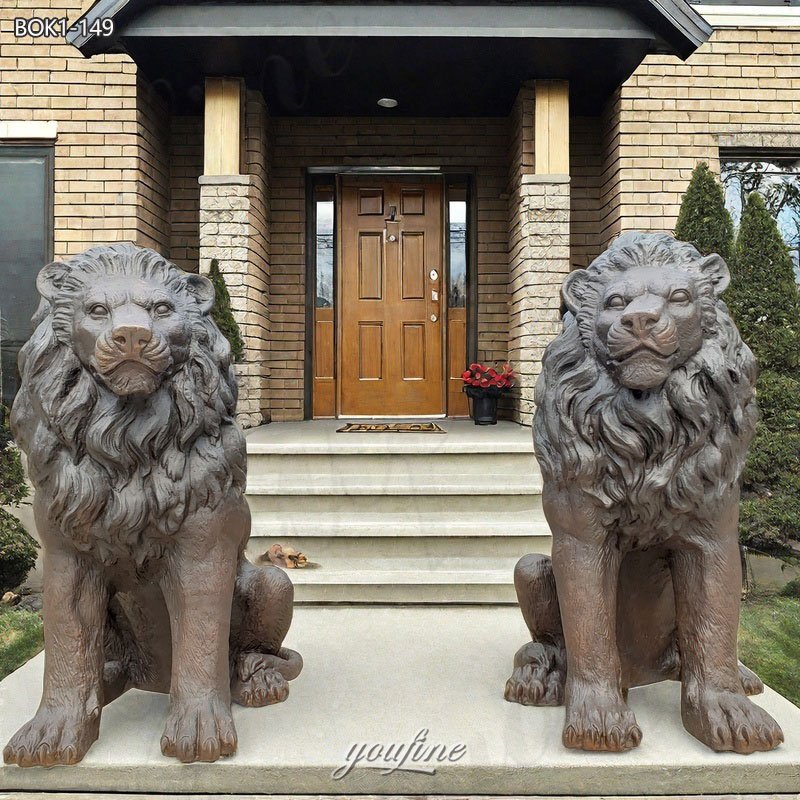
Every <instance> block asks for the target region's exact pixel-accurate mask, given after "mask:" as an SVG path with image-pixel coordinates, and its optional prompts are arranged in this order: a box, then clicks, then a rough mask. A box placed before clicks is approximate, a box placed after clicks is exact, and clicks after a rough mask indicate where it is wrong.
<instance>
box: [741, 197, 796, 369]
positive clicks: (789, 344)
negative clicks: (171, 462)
mask: <svg viewBox="0 0 800 800" xmlns="http://www.w3.org/2000/svg"><path fill="white" fill-rule="evenodd" d="M734 263H735V267H734V269H733V270H732V274H731V286H730V289H729V290H728V293H727V294H726V296H725V299H726V301H727V303H728V307H729V308H730V310H731V313H732V314H733V317H734V319H735V320H736V324H737V325H738V326H739V330H740V331H741V334H742V338H743V339H744V340H745V341H746V342H747V344H748V345H750V349H751V350H752V351H753V353H754V354H755V356H756V358H757V359H758V363H759V366H760V367H761V369H773V370H776V371H778V372H780V373H782V374H787V375H795V376H798V377H800V375H798V368H800V294H799V293H798V289H797V282H796V280H795V274H794V264H793V263H792V257H791V256H790V255H789V250H788V249H787V247H786V245H785V244H784V243H783V239H782V238H781V234H780V231H779V230H778V225H777V223H776V222H775V219H774V218H773V216H772V215H771V214H770V213H769V211H768V210H767V207H766V206H765V205H764V200H763V198H762V197H761V195H760V194H758V193H757V192H753V193H752V194H751V195H750V196H749V197H748V198H747V203H746V205H745V208H744V211H743V212H742V221H741V223H740V225H739V235H738V237H737V239H736V248H735V252H734Z"/></svg>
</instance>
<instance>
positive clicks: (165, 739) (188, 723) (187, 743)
mask: <svg viewBox="0 0 800 800" xmlns="http://www.w3.org/2000/svg"><path fill="white" fill-rule="evenodd" d="M236 744H237V738H236V728H234V725H233V717H232V716H231V709H230V706H229V705H228V704H226V703H224V702H223V701H222V700H220V698H219V697H218V696H217V695H216V694H211V695H206V696H205V697H195V698H191V699H189V700H186V701H175V700H173V702H172V708H171V709H170V713H169V718H168V719H167V724H166V725H165V727H164V734H163V736H162V737H161V752H162V753H163V754H164V755H165V756H174V757H175V758H177V759H179V760H180V761H183V762H185V763H189V762H192V761H216V760H217V759H218V758H219V757H220V756H231V755H233V754H234V753H235V752H236Z"/></svg>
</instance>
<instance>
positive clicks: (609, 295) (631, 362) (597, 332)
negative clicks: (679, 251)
mask: <svg viewBox="0 0 800 800" xmlns="http://www.w3.org/2000/svg"><path fill="white" fill-rule="evenodd" d="M702 343H703V318H702V309H701V303H700V301H699V298H698V296H697V287H696V285H695V281H694V280H693V278H692V276H691V275H690V274H689V273H688V272H685V271H683V270H679V269H668V268H653V267H638V268H634V269H631V270H629V271H628V272H626V273H624V274H622V275H619V274H617V275H612V276H609V280H608V281H607V283H606V284H605V287H604V291H602V293H601V294H600V297H599V302H598V305H597V310H596V315H595V320H594V348H595V352H596V354H597V357H598V359H599V360H600V362H601V363H602V364H603V365H604V366H605V367H606V368H607V369H608V370H609V372H611V373H612V375H614V376H615V377H616V379H617V380H618V381H619V383H620V384H622V385H623V386H626V387H627V388H629V389H634V390H647V389H655V388H657V387H659V386H661V385H662V384H663V383H664V381H665V380H666V379H667V378H668V377H669V375H670V373H671V372H672V371H673V370H674V369H676V368H677V367H679V366H681V365H682V364H684V363H685V362H686V361H687V359H688V358H690V357H691V356H693V355H694V354H695V353H696V352H697V351H698V350H699V349H700V347H701V345H702Z"/></svg>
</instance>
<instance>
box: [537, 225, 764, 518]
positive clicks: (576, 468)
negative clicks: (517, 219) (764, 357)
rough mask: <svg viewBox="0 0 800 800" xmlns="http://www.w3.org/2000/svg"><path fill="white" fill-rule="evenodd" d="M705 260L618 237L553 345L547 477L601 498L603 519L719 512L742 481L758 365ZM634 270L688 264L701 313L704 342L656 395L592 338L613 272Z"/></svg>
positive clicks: (543, 388)
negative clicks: (632, 384)
mask: <svg viewBox="0 0 800 800" xmlns="http://www.w3.org/2000/svg"><path fill="white" fill-rule="evenodd" d="M700 261H701V255H700V253H698V251H697V250H696V249H695V248H694V247H693V246H692V245H690V244H685V243H682V242H678V241H676V240H675V239H673V238H672V237H671V236H668V235H666V234H651V235H641V234H624V235H623V236H620V237H619V238H618V239H617V240H616V241H615V242H614V244H613V245H612V246H611V247H610V248H609V249H608V250H607V251H606V252H605V253H604V254H603V255H601V256H600V257H599V258H597V259H596V260H595V261H594V262H593V263H592V264H591V266H590V267H589V268H588V270H587V272H588V277H589V280H588V281H586V282H585V284H584V288H583V291H582V293H581V297H580V307H579V308H578V310H577V314H576V316H575V319H574V320H569V321H567V322H566V323H565V326H564V329H563V330H562V332H561V333H560V334H559V335H558V336H557V337H556V338H555V339H554V340H553V341H552V342H551V343H550V344H549V345H548V347H547V349H546V351H545V354H544V358H543V364H542V374H541V375H540V377H539V380H538V382H537V385H536V394H535V398H536V406H537V409H536V416H535V421H534V430H535V442H536V454H537V458H538V460H539V463H540V465H541V468H542V473H543V475H544V476H545V479H546V480H550V481H552V482H553V483H554V484H556V485H560V486H577V487H578V488H580V490H582V491H583V492H584V493H585V494H587V495H591V496H592V497H593V498H595V500H596V501H597V502H598V503H599V504H600V506H601V507H602V509H603V511H602V514H603V518H604V520H605V522H606V524H614V523H616V524H618V525H620V526H627V525H637V526H640V527H642V528H643V529H647V527H648V526H655V525H656V524H657V523H658V522H659V521H663V515H664V514H665V513H671V514H680V513H686V512H694V513H697V511H698V510H699V509H702V508H706V509H707V513H708V514H709V515H713V513H714V509H715V508H717V507H718V505H719V500H720V499H721V498H722V497H723V496H724V495H725V494H726V493H728V492H729V491H730V490H731V488H732V487H734V486H735V485H736V483H737V482H738V480H739V478H740V475H741V472H742V468H743V465H744V458H745V455H746V452H747V446H748V444H749V442H750V440H751V438H752V436H753V433H754V430H755V423H756V419H757V408H756V403H755V392H754V383H755V377H756V363H755V359H754V358H753V355H752V353H751V352H750V349H749V348H748V347H747V345H745V344H744V342H742V340H741V338H740V336H739V332H738V331H737V329H736V326H735V325H734V323H733V321H732V319H731V318H730V315H729V313H728V309H727V307H726V306H725V304H724V303H723V302H722V301H721V300H719V299H718V298H716V296H715V294H714V287H713V284H712V281H711V279H710V278H709V277H707V276H706V275H704V274H703V273H702V272H701V271H700V269H699V262H700ZM637 266H660V267H663V268H664V269H678V270H683V271H687V272H690V273H691V274H692V275H693V277H694V279H695V281H696V285H697V287H698V292H699V298H700V303H701V314H702V326H703V343H702V346H701V348H700V350H699V351H698V352H697V353H696V354H695V355H694V356H692V357H691V358H690V359H689V360H688V361H687V362H686V363H685V364H683V365H682V366H680V367H678V368H676V369H675V370H673V372H672V374H671V375H670V376H669V378H668V379H667V381H666V382H665V384H664V385H663V387H662V388H661V389H659V390H654V391H648V392H638V391H634V390H631V389H628V388H626V387H624V386H621V385H620V384H618V383H616V382H615V381H614V380H613V378H612V377H611V375H610V374H609V372H608V371H607V369H606V368H605V367H604V366H603V364H602V363H601V362H600V361H599V360H598V358H597V356H596V355H595V352H594V348H593V344H592V342H593V328H594V318H595V312H596V310H597V305H598V303H599V302H600V297H601V296H602V292H603V288H604V285H605V281H606V278H607V277H608V276H609V275H610V274H611V275H613V274H621V273H624V272H626V271H627V270H629V269H632V268H634V267H637Z"/></svg>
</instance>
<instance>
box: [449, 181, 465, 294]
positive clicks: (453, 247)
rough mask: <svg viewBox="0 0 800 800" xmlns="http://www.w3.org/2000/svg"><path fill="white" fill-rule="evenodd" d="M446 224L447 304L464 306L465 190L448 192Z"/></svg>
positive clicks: (458, 189) (453, 189)
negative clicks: (447, 246)
mask: <svg viewBox="0 0 800 800" xmlns="http://www.w3.org/2000/svg"><path fill="white" fill-rule="evenodd" d="M447 206H448V208H447V210H448V224H449V230H448V233H449V247H450V275H449V279H448V294H447V305H448V307H449V308H465V307H466V305H467V192H466V189H462V188H460V187H459V188H455V187H451V188H450V190H449V192H448V202H447Z"/></svg>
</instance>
